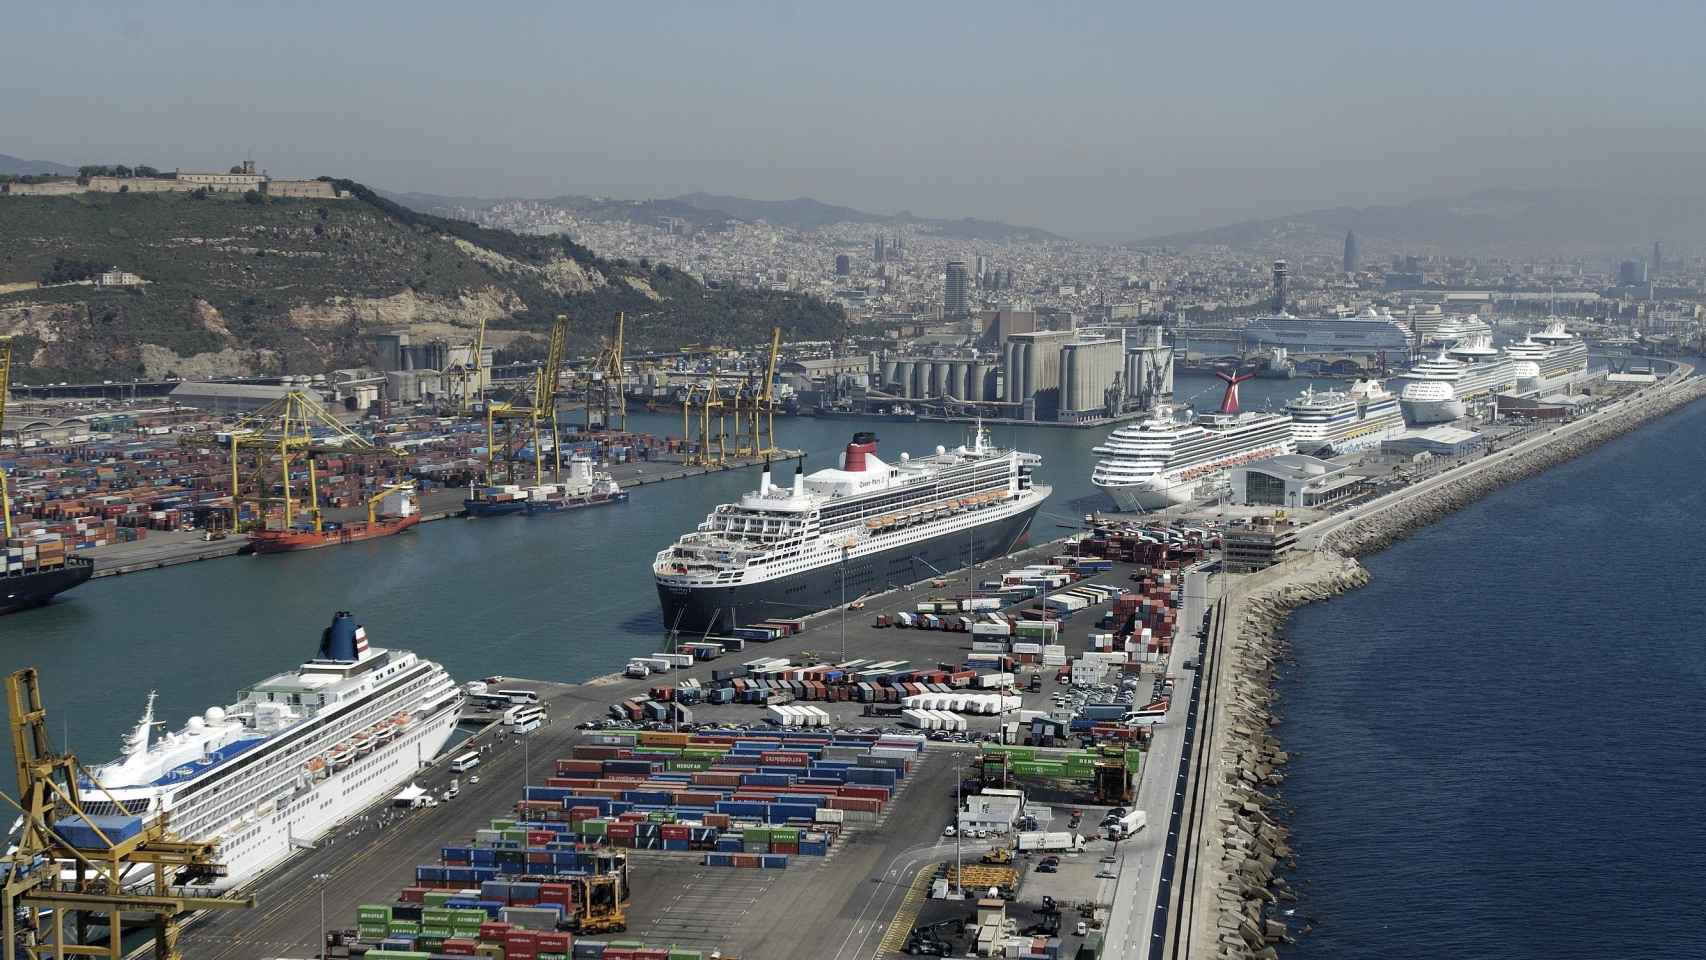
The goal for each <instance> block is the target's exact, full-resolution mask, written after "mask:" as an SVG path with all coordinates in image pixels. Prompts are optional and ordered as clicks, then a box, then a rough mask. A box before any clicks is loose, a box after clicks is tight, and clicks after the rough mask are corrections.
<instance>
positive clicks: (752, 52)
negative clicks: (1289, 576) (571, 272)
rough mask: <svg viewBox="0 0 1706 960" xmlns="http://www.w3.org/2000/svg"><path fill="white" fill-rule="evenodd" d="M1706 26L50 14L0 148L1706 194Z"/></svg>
mask: <svg viewBox="0 0 1706 960" xmlns="http://www.w3.org/2000/svg"><path fill="white" fill-rule="evenodd" d="M1703 27H1706V4H1701V3H1698V2H1695V3H1658V2H1641V0H1630V2H1625V3H1621V4H1605V3H1592V4H1589V3H1585V2H1581V0H1552V2H1549V3H1524V2H1503V3H1501V2H1491V3H1488V2H1485V0H1483V2H1480V3H1461V2H1457V0H1436V2H1430V3H1415V2H1405V3H1381V2H1379V0H1372V2H1371V0H1362V2H1357V3H1343V2H1339V0H1309V2H1296V3H1292V4H1289V5H1282V4H1272V3H1266V4H1253V3H1242V2H1220V3H1174V4H1151V3H1142V2H1131V0H1126V2H1120V3H1105V4H1092V3H1072V2H1065V0H1062V2H1057V3H1034V4H1032V3H1024V4H1021V3H1002V2H995V0H985V2H979V3H959V2H918V0H912V2H909V3H906V2H903V3H889V2H885V0H860V2H827V0H820V2H813V3H788V2H771V3H739V2H734V3H708V2H699V3H669V2H662V0H658V2H640V3H589V2H582V3H564V2H550V3H545V2H528V0H508V2H502V3H490V2H488V3H468V2H466V0H462V2H454V3H452V2H446V0H413V2H409V3H396V2H390V0H372V2H366V0H364V2H361V3H347V2H346V3H315V2H289V3H287V2H278V0H275V2H270V3H255V2H248V0H224V2H219V3H195V2H175V3H171V2H150V0H126V2H123V3H78V2H56V3H34V4H27V5H19V6H18V7H17V8H16V9H13V10H10V11H8V13H7V17H6V28H5V32H6V34H7V36H8V39H9V41H10V42H8V43H7V44H5V46H6V54H5V56H4V57H0V90H4V91H5V94H4V96H0V153H8V154H12V155H14V156H19V157H23V158H26V159H31V160H56V161H59V162H63V163H71V164H79V163H91V162H108V163H111V162H122V163H130V164H137V163H147V164H150V165H153V166H157V167H162V168H168V169H169V168H173V167H182V168H185V169H207V168H223V167H227V166H230V165H231V164H232V163H235V162H237V161H238V160H240V159H242V158H244V157H246V156H249V155H251V154H252V155H253V157H254V158H255V160H256V161H257V162H258V163H259V164H260V165H261V166H262V167H263V168H265V169H267V170H268V171H270V172H271V173H272V174H273V175H274V176H306V177H313V176H320V175H335V176H345V177H350V178H353V179H356V180H360V181H362V182H364V183H367V184H369V185H372V186H376V187H380V188H383V189H389V190H397V191H419V192H427V193H439V194H447V195H454V196H533V197H545V196H552V195H558V194H565V193H576V194H593V195H603V196H612V197H629V198H644V197H658V196H672V195H676V194H680V193H685V192H690V191H695V190H704V191H708V192H712V193H728V194H736V195H740V196H746V197H753V198H759V199H787V198H791V197H798V196H811V197H815V198H817V199H819V200H823V201H825V202H829V203H838V204H846V205H849V206H853V207H858V208H860V209H864V210H870V211H873V212H879V213H892V212H896V211H900V210H910V211H912V212H913V213H916V214H919V215H924V216H940V217H963V216H977V217H984V218H989V219H999V220H1005V221H1008V222H1011V223H1019V224H1025V225H1033V226H1040V227H1043V228H1046V229H1050V230H1054V231H1056V232H1058V233H1062V234H1065V235H1068V236H1074V237H1078V238H1082V239H1087V240H1095V241H1119V240H1131V239H1137V238H1142V237H1150V236H1155V235H1159V234H1163V233H1168V232H1173V231H1179V230H1190V229H1197V228H1204V227H1209V226H1216V225H1220V224H1224V223H1229V222H1235V221H1239V220H1244V219H1250V218H1256V217H1264V216H1277V215H1282V214H1286V213H1292V212H1297V211H1301V210H1309V209H1316V208H1321V207H1333V206H1340V205H1352V206H1363V205H1368V204H1379V203H1401V202H1405V201H1407V200H1412V199H1416V198H1418V197H1425V196H1438V195H1448V194H1454V193H1459V192H1465V191H1468V190H1473V189H1479V188H1484V187H1495V186H1516V187H1595V188H1604V189H1619V188H1622V189H1630V190H1637V191H1642V192H1679V193H1686V194H1688V195H1692V196H1697V195H1700V194H1701V193H1702V192H1703V190H1706V188H1703V187H1702V186H1701V185H1699V183H1698V181H1699V170H1700V166H1701V165H1700V162H1699V161H1700V158H1701V156H1702V155H1703V154H1706V123H1702V119H1703V118H1706V109H1703V108H1706V57H1700V56H1699V55H1698V52H1697V50H1696V45H1697V43H1698V38H1699V37H1700V36H1702V35H1703V34H1702V28H1703Z"/></svg>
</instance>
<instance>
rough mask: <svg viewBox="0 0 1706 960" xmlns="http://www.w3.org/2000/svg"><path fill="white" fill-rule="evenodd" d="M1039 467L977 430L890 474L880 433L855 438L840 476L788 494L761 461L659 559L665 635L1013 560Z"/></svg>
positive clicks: (827, 474) (811, 608) (816, 606)
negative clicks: (743, 488)
mask: <svg viewBox="0 0 1706 960" xmlns="http://www.w3.org/2000/svg"><path fill="white" fill-rule="evenodd" d="M1041 462H1042V458H1041V457H1038V456H1036V455H1035V454H1030V453H1021V452H1019V451H1016V450H1000V449H997V448H995V447H994V446H992V445H991V444H990V442H989V435H988V433H987V432H986V431H985V430H984V428H983V425H982V424H981V423H979V424H978V425H977V426H976V428H975V429H974V430H973V432H972V436H971V439H970V441H969V442H968V443H966V444H962V445H961V446H958V447H956V448H954V449H952V450H948V449H945V448H943V447H937V448H936V452H935V453H934V454H933V455H930V456H924V457H911V456H908V455H907V454H904V453H903V454H901V455H900V458H899V460H898V461H896V462H894V463H888V462H885V461H883V460H881V459H879V458H878V456H877V437H876V435H875V434H872V433H857V434H854V436H853V440H852V442H851V443H849V444H847V447H846V449H845V451H843V453H842V455H841V458H840V462H839V463H838V464H837V465H836V466H835V467H831V468H825V469H823V470H818V471H816V472H814V473H812V474H811V475H809V476H807V475H805V474H803V473H802V472H801V470H800V468H798V467H796V468H795V472H794V482H793V485H792V486H789V487H784V486H780V485H777V484H774V483H772V482H771V478H770V467H769V465H768V464H766V465H765V468H764V472H763V474H762V475H761V476H760V478H759V483H758V489H757V490H755V491H752V492H750V493H747V494H745V495H744V496H742V497H741V498H740V500H738V501H736V502H734V503H725V504H722V505H721V506H719V507H717V508H716V509H715V510H713V511H711V513H710V515H709V516H707V517H706V518H705V522H703V523H701V524H699V527H698V529H697V530H694V531H693V532H691V533H687V534H684V535H683V536H682V537H681V538H680V539H679V540H677V541H676V542H675V543H674V544H673V545H671V546H670V547H668V548H666V549H664V550H660V551H659V552H658V554H657V557H656V559H655V560H654V561H653V563H652V573H653V575H654V576H655V578H656V580H657V589H658V601H659V604H660V605H661V606H662V608H663V624H664V627H665V629H668V630H671V631H681V632H693V633H699V634H704V635H709V634H711V633H712V632H713V631H716V630H729V629H733V628H734V627H737V626H740V625H743V624H751V623H756V622H758V621H761V620H765V619H776V618H783V619H793V618H796V617H802V616H806V615H808V614H812V613H816V612H818V611H820V610H826V609H829V608H831V607H834V606H836V605H837V604H838V603H839V602H840V598H841V597H842V596H846V597H847V598H848V599H852V598H855V597H859V596H863V595H865V594H869V593H877V592H880V591H883V590H886V589H889V588H890V587H896V586H902V585H905V584H911V583H916V582H918V581H920V580H924V579H928V578H930V577H936V576H941V575H942V574H943V573H944V572H946V571H948V570H955V569H959V568H961V567H964V566H967V565H969V564H971V563H976V562H981V561H984V560H990V559H993V558H995V557H999V556H1003V555H1005V554H1007V553H1010V552H1011V551H1012V550H1013V548H1014V547H1016V546H1018V545H1019V544H1020V543H1022V542H1023V541H1024V539H1025V537H1026V535H1027V533H1028V532H1029V530H1030V526H1031V521H1032V519H1033V518H1034V517H1035V516H1036V512H1037V508H1038V507H1040V506H1042V503H1043V500H1045V499H1046V498H1047V497H1048V495H1049V492H1050V488H1049V487H1047V486H1043V485H1040V484H1036V483H1033V482H1032V478H1031V473H1032V471H1033V470H1034V469H1035V468H1036V467H1037V466H1038V465H1039V464H1041Z"/></svg>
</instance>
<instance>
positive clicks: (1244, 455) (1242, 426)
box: [1090, 373, 1297, 511]
mask: <svg viewBox="0 0 1706 960" xmlns="http://www.w3.org/2000/svg"><path fill="white" fill-rule="evenodd" d="M1220 378H1221V379H1222V380H1225V381H1226V395H1225V396H1224V397H1223V398H1222V400H1221V403H1220V409H1219V410H1218V411H1216V412H1214V413H1205V414H1202V415H1200V416H1198V417H1197V418H1196V420H1195V422H1192V423H1184V422H1180V421H1178V420H1175V419H1173V417H1172V411H1171V410H1168V409H1166V408H1163V410H1162V411H1160V414H1161V415H1160V416H1157V417H1155V418H1153V419H1149V420H1145V421H1143V422H1142V423H1138V424H1135V425H1129V426H1124V427H1120V428H1119V429H1117V430H1115V431H1114V432H1113V433H1111V434H1109V435H1108V438H1107V439H1106V440H1104V441H1103V442H1102V444H1101V445H1100V446H1098V447H1096V448H1095V451H1096V452H1097V453H1099V454H1101V455H1102V459H1101V460H1100V461H1098V462H1097V463H1096V469H1095V472H1094V473H1092V474H1091V476H1090V482H1091V483H1093V484H1095V485H1096V486H1098V487H1100V488H1102V489H1103V490H1105V491H1107V493H1108V495H1109V496H1110V497H1112V498H1113V501H1114V503H1115V504H1116V505H1117V506H1118V507H1119V509H1121V510H1128V511H1140V510H1158V509H1164V508H1166V507H1170V506H1174V505H1176V504H1181V503H1188V502H1189V501H1191V500H1192V499H1195V498H1196V497H1197V495H1198V494H1197V491H1198V490H1199V489H1201V490H1205V491H1206V490H1209V489H1211V488H1213V487H1215V486H1216V485H1218V484H1221V483H1223V482H1224V481H1225V480H1226V477H1227V471H1228V470H1230V469H1231V468H1232V467H1235V466H1238V465H1239V464H1244V463H1250V462H1253V461H1256V460H1265V459H1267V458H1268V457H1276V456H1279V455H1281V454H1286V453H1296V452H1297V445H1296V443H1295V441H1294V440H1293V438H1292V423H1291V417H1290V416H1288V415H1286V414H1283V413H1256V412H1240V411H1239V409H1238V384H1240V383H1242V382H1244V381H1245V380H1248V379H1250V376H1249V375H1248V374H1244V375H1242V376H1237V377H1233V376H1228V375H1227V374H1224V373H1222V374H1220Z"/></svg>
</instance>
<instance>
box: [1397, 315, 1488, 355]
mask: <svg viewBox="0 0 1706 960" xmlns="http://www.w3.org/2000/svg"><path fill="white" fill-rule="evenodd" d="M1410 326H1411V328H1413V329H1414V330H1415V331H1416V345H1417V346H1418V347H1422V348H1426V347H1449V346H1451V345H1453V344H1457V343H1462V342H1463V341H1466V340H1473V339H1476V338H1478V337H1487V338H1488V339H1489V340H1490V339H1491V338H1492V336H1493V328H1492V327H1491V326H1489V325H1488V324H1487V321H1485V320H1482V319H1481V317H1480V316H1479V315H1478V314H1473V313H1471V314H1469V315H1468V316H1461V315H1458V314H1454V313H1441V312H1438V310H1437V308H1436V309H1435V310H1434V311H1432V312H1429V313H1418V314H1414V315H1412V316H1411V318H1410Z"/></svg>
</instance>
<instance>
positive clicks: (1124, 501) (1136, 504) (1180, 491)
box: [1102, 479, 1202, 513]
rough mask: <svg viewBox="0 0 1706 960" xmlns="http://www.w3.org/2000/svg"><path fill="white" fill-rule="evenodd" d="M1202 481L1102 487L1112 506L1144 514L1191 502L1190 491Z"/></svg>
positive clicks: (1158, 481)
mask: <svg viewBox="0 0 1706 960" xmlns="http://www.w3.org/2000/svg"><path fill="white" fill-rule="evenodd" d="M1200 483H1202V480H1200V479H1198V480H1195V481H1192V482H1189V483H1186V482H1183V481H1181V482H1179V483H1167V482H1166V481H1163V480H1152V481H1149V482H1147V483H1134V484H1131V485H1130V486H1124V487H1103V488H1102V489H1103V490H1104V491H1106V492H1107V494H1108V497H1109V498H1110V499H1111V500H1113V501H1114V506H1115V507H1117V508H1118V509H1119V510H1120V511H1121V512H1124V513H1145V512H1148V511H1150V510H1165V509H1167V508H1168V507H1176V506H1179V505H1180V504H1185V503H1190V502H1191V490H1193V489H1194V488H1195V487H1196V486H1197V485H1198V484H1200Z"/></svg>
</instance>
